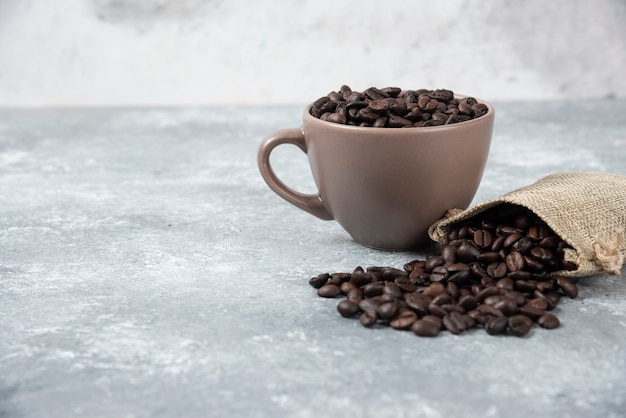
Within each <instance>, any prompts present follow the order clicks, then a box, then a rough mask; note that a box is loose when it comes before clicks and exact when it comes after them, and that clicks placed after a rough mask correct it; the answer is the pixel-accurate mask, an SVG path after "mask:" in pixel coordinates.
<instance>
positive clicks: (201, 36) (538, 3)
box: [0, 0, 626, 106]
mask: <svg viewBox="0 0 626 418" xmlns="http://www.w3.org/2000/svg"><path fill="white" fill-rule="evenodd" d="M625 22H626V2H625V1H624V0H594V1H584V0H552V1H544V0H525V1H493V2H487V1H484V0H446V1H443V2H435V1H416V0H395V1H387V2H381V1H373V0H348V1H337V0H297V1H296V0H273V1H258V0H256V1H254V0H229V1H226V0H0V106H50V105H59V106H81V105H82V106H84V105H86V106H102V105H105V106H115V105H128V106H132V105H164V106H167V105H211V104H233V105H237V104H251V105H256V104H285V103H304V102H307V101H309V100H311V99H314V98H317V97H319V96H320V95H323V94H326V93H328V92H329V91H330V90H336V89H338V88H339V87H340V85H341V84H349V85H351V86H352V87H353V88H355V89H364V88H367V87H369V86H378V87H383V86H387V85H395V86H399V87H403V88H422V87H426V88H450V89H453V90H455V91H457V92H459V93H465V94H471V95H474V96H477V97H481V98H483V99H488V100H507V99H539V100H543V99H561V98H568V99H569V98H572V99H577V98H587V97H590V98H596V97H617V98H624V97H626V77H625V73H626V70H625V68H626V24H625Z"/></svg>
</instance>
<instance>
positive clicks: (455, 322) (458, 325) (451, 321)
mask: <svg viewBox="0 0 626 418" xmlns="http://www.w3.org/2000/svg"><path fill="white" fill-rule="evenodd" d="M442 321H443V326H444V327H445V328H446V329H447V330H448V331H450V332H451V333H453V334H460V333H462V332H463V331H465V328H466V324H465V320H464V319H463V316H462V315H461V314H460V313H458V312H452V313H450V314H448V315H445V316H444V317H443V318H442Z"/></svg>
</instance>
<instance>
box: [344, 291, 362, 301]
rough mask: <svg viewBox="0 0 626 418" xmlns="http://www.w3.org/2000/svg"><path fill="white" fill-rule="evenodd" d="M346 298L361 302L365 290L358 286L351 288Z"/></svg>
mask: <svg viewBox="0 0 626 418" xmlns="http://www.w3.org/2000/svg"><path fill="white" fill-rule="evenodd" d="M346 299H347V300H351V301H353V302H355V303H359V302H360V301H362V300H363V291H362V290H361V289H359V288H357V287H355V288H354V289H350V291H349V292H348V293H347V294H346Z"/></svg>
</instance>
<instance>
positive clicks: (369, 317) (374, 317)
mask: <svg viewBox="0 0 626 418" xmlns="http://www.w3.org/2000/svg"><path fill="white" fill-rule="evenodd" d="M359 322H361V325H363V326H364V327H365V328H371V327H373V326H374V325H375V324H376V323H377V322H378V314H377V313H376V311H375V310H373V309H368V310H366V311H363V313H362V314H361V315H360V316H359Z"/></svg>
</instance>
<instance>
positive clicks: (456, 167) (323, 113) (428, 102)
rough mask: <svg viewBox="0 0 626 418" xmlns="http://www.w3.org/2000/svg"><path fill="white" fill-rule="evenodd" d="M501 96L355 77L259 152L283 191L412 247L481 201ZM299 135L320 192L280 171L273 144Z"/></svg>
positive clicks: (388, 242) (377, 244)
mask: <svg viewBox="0 0 626 418" xmlns="http://www.w3.org/2000/svg"><path fill="white" fill-rule="evenodd" d="M494 117H495V112H494V108H493V106H492V105H491V104H489V103H487V102H486V101H484V100H480V99H476V98H474V97H471V96H466V95H459V94H455V93H454V92H452V91H451V90H447V89H431V90H427V89H417V90H410V89H401V88H399V87H384V88H376V87H370V88H367V89H365V90H363V91H356V90H353V89H351V88H350V87H348V86H347V85H343V86H341V88H340V89H339V90H337V91H332V92H330V93H328V94H327V95H325V96H323V97H320V98H318V99H316V100H314V101H313V102H312V103H311V104H310V105H309V106H307V107H305V109H304V112H303V122H302V126H300V127H299V128H293V129H283V130H279V131H276V132H273V133H271V134H269V135H267V136H266V137H265V138H264V139H263V141H262V142H261V145H260V147H259V151H258V155H257V159H258V165H259V169H260V172H261V175H262V176H263V179H264V180H265V182H266V183H267V184H268V186H269V187H270V188H271V189H272V190H273V191H274V192H275V193H276V194H278V195H279V196H280V197H282V198H283V199H285V200H287V201H288V202H289V203H291V204H293V205H294V206H296V207H298V208H300V209H302V210H304V211H307V212H309V213H311V214H312V215H314V216H317V217H318V218H321V219H325V220H335V221H337V222H338V223H339V224H340V225H341V226H342V227H343V229H345V230H346V231H347V232H348V233H349V234H350V236H351V237H352V238H353V239H354V240H355V241H356V242H358V243H360V244H362V245H365V246H368V247H372V248H377V249H385V250H411V249H415V248H419V247H422V246H424V245H425V244H428V243H430V240H429V238H428V235H427V230H428V227H429V226H430V225H431V224H432V223H434V222H435V221H437V220H438V219H439V218H441V217H442V216H443V214H444V213H445V212H446V211H447V210H448V209H450V208H460V209H464V208H467V207H468V206H469V204H470V203H471V201H472V199H473V197H474V195H475V193H476V191H477V189H478V186H479V184H480V181H481V179H482V175H483V171H484V169H485V166H486V162H487V157H488V155H489V149H490V145H491V137H492V131H493V123H494ZM283 144H291V145H296V146H297V147H298V148H300V149H301V150H302V151H303V152H304V153H305V154H306V155H307V157H308V161H309V165H310V170H311V172H312V175H313V179H314V181H315V184H316V186H317V189H318V192H317V193H314V194H304V193H300V192H298V191H296V190H294V189H292V188H290V187H289V186H287V185H286V184H285V183H283V182H282V181H281V180H280V179H279V178H278V176H276V174H275V172H274V170H273V169H272V166H271V164H270V154H271V152H272V150H273V149H274V148H275V147H277V146H278V145H283Z"/></svg>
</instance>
